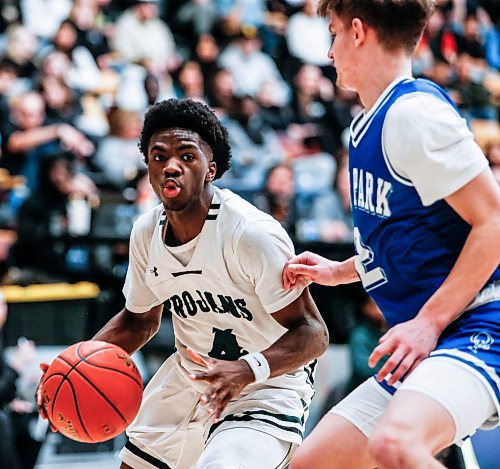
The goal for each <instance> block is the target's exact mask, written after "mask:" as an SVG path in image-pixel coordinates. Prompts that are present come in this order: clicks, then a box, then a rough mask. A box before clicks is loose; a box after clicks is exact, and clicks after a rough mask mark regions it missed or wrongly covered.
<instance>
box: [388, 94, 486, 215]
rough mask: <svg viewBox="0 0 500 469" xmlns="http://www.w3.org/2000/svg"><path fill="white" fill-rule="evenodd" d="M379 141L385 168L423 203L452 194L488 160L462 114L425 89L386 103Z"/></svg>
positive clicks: (479, 171)
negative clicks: (405, 184)
mask: <svg viewBox="0 0 500 469" xmlns="http://www.w3.org/2000/svg"><path fill="white" fill-rule="evenodd" d="M382 146H383V151H384V153H385V157H386V159H387V160H388V166H389V169H390V171H391V172H395V173H396V176H395V177H396V179H397V178H398V177H397V176H400V177H401V178H402V180H409V181H410V182H411V184H412V185H413V186H414V187H415V189H416V191H417V193H418V195H419V196H420V199H421V201H422V203H423V204H424V205H431V204H433V203H434V202H436V201H437V200H440V199H444V198H445V197H448V196H449V195H451V194H453V193H454V192H456V191H457V190H458V189H460V188H461V187H463V186H464V185H465V184H467V183H468V182H470V181H471V180H472V179H474V178H475V177H476V176H477V175H478V174H479V173H481V172H482V171H483V170H484V169H485V168H486V167H487V166H488V162H487V160H486V157H485V156H484V154H483V152H482V151H481V149H480V148H479V146H478V145H477V143H476V142H475V141H474V138H473V135H472V133H471V132H470V130H469V129H468V127H467V124H466V122H465V120H464V119H462V118H461V117H460V116H459V114H458V113H457V112H456V111H455V109H453V107H452V106H450V105H449V104H448V103H447V102H445V101H443V100H442V99H439V98H438V97H436V96H433V95H431V94H429V93H412V94H409V95H405V96H403V97H401V98H399V99H398V100H397V101H396V102H395V103H394V104H393V105H392V106H391V108H390V109H389V111H388V112H387V115H386V118H385V121H384V127H383V129H382ZM393 175H394V174H393Z"/></svg>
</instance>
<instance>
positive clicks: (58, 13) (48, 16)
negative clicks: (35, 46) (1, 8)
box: [16, 0, 72, 42]
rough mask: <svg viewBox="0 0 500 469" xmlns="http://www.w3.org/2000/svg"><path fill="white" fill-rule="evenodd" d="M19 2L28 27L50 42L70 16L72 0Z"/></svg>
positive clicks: (20, 0) (24, 21)
mask: <svg viewBox="0 0 500 469" xmlns="http://www.w3.org/2000/svg"><path fill="white" fill-rule="evenodd" d="M16 3H17V2H16ZM18 3H19V5H20V8H21V14H22V18H23V23H24V24H25V25H26V27H27V28H28V29H29V30H30V31H31V32H32V33H34V34H36V35H37V36H38V37H40V38H41V39H42V40H43V41H44V42H48V41H49V40H50V39H52V38H53V37H54V34H55V33H56V31H57V28H58V27H59V25H60V24H61V23H62V21H64V19H65V18H67V17H68V15H69V12H70V10H71V4H72V1H71V0H57V1H54V0H19V2H18ZM41 18H43V21H41Z"/></svg>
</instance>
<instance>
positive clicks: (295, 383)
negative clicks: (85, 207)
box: [94, 99, 328, 469]
mask: <svg viewBox="0 0 500 469" xmlns="http://www.w3.org/2000/svg"><path fill="white" fill-rule="evenodd" d="M140 148H141V151H142V152H143V154H144V156H145V161H146V163H147V165H148V171H149V178H150V182H151V184H152V186H153V188H154V190H155V192H156V194H157V195H158V197H159V198H160V200H161V204H160V205H158V206H157V207H156V208H155V209H153V210H152V211H150V212H149V213H146V214H144V215H143V216H141V217H140V218H139V219H138V220H137V221H136V222H135V224H134V226H133V230H132V234H131V240H130V263H129V268H128V272H127V277H126V280H125V286H124V289H123V292H124V295H125V298H126V303H125V308H124V309H123V310H122V311H121V312H119V313H118V314H117V315H116V316H115V317H114V318H112V319H111V320H110V321H109V322H108V323H107V324H106V325H105V326H104V327H103V328H102V330H101V331H100V332H98V333H97V335H96V336H95V337H94V339H95V340H104V341H107V342H111V343H114V344H117V345H119V346H121V347H122V348H124V349H125V350H126V351H127V352H129V353H132V352H134V351H136V350H138V349H139V348H140V347H141V346H142V345H144V344H145V343H146V342H147V341H148V340H149V339H150V338H151V337H152V336H153V335H154V334H155V333H156V331H157V330H158V327H159V325H160V320H161V316H162V313H163V312H164V314H171V315H172V318H173V323H174V331H175V338H176V352H175V353H174V354H173V355H172V356H171V357H170V358H169V359H168V360H167V361H166V362H165V363H164V364H163V365H162V366H161V368H160V369H159V370H158V372H157V373H156V374H155V376H153V378H152V379H151V381H150V382H149V384H148V386H147V387H146V389H145V391H144V396H143V402H142V406H141V408H140V410H139V414H138V415H137V417H136V419H135V420H134V422H133V423H132V424H131V425H130V427H129V428H128V430H127V435H128V442H127V444H126V445H125V447H124V448H123V450H122V451H121V453H120V457H121V459H122V461H123V462H122V466H121V467H122V468H133V469H151V468H168V467H171V468H176V469H187V468H194V467H197V468H214V469H215V468H220V469H228V468H240V467H244V468H254V469H257V468H259V469H262V468H278V467H283V466H284V465H286V464H287V462H288V461H289V459H290V457H291V455H292V453H293V451H294V449H295V447H296V446H297V445H298V444H300V443H301V439H302V435H303V432H304V424H305V421H306V418H307V414H308V408H309V404H310V400H311V397H312V395H313V389H312V381H313V376H314V373H313V371H314V370H313V368H314V360H315V358H317V357H318V356H319V355H321V354H322V353H323V352H324V350H325V349H326V347H327V344H328V333H327V330H326V327H325V324H324V322H323V321H322V319H321V317H320V315H319V313H318V310H317V308H316V306H315V304H314V302H313V300H312V299H311V296H310V294H309V292H308V290H307V288H304V286H297V288H294V289H292V290H285V289H284V288H283V286H282V284H281V271H282V269H283V267H284V265H285V263H286V261H287V260H289V259H290V258H291V257H292V256H293V246H292V243H291V241H290V238H289V237H288V235H287V234H286V232H285V231H284V230H283V229H282V227H281V225H280V224H279V223H278V222H276V221H275V220H274V219H272V218H271V217H270V216H268V215H266V214H264V213H262V212H260V211H259V210H257V209H256V208H254V207H253V206H252V205H250V204H249V203H247V202H246V201H244V200H243V199H241V198H240V197H238V196H236V195H235V194H233V193H232V192H230V191H227V190H220V189H218V188H217V187H215V186H213V185H212V181H213V180H214V179H216V178H218V177H220V176H221V175H222V174H223V173H224V171H226V170H227V169H228V167H229V162H230V157H231V151H230V148H229V144H228V140H227V132H226V130H225V129H224V128H223V127H222V125H221V124H220V122H219V121H218V119H217V118H216V117H215V114H214V113H213V112H212V111H211V110H210V109H209V108H208V107H207V106H205V105H204V104H201V103H199V102H195V101H191V100H175V99H171V100H168V101H163V102H161V103H158V104H155V105H154V106H152V107H151V108H150V110H149V111H148V112H147V114H146V117H145V121H144V126H143V129H142V134H141V139H140ZM117 156H118V155H117Z"/></svg>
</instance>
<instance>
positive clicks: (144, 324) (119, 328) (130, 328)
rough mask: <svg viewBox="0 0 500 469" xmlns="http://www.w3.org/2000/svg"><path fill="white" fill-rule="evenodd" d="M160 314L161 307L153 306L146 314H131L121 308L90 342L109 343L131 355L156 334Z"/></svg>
mask: <svg viewBox="0 0 500 469" xmlns="http://www.w3.org/2000/svg"><path fill="white" fill-rule="evenodd" d="M162 312H163V305H158V306H155V307H154V308H152V309H150V310H149V311H147V312H146V313H133V312H132V311H129V310H128V309H127V308H123V309H122V310H121V311H120V312H119V313H118V314H117V315H116V316H114V317H112V318H111V319H110V320H109V321H108V322H107V323H106V324H105V325H104V326H103V328H102V329H101V330H100V331H99V332H97V334H96V335H95V336H94V337H93V338H92V340H103V341H105V342H110V343H112V344H115V345H118V346H120V347H121V348H122V349H123V350H125V351H126V352H127V353H128V354H132V353H134V352H135V351H136V350H138V349H140V348H141V347H142V346H143V345H144V344H145V343H146V342H147V341H148V340H149V339H151V337H153V336H154V335H155V334H156V333H157V332H158V329H159V328H160V322H161V315H162Z"/></svg>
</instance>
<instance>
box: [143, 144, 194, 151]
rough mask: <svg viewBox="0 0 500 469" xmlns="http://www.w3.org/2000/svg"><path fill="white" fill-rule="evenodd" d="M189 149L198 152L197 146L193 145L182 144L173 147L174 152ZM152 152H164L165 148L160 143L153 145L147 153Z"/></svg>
mask: <svg viewBox="0 0 500 469" xmlns="http://www.w3.org/2000/svg"><path fill="white" fill-rule="evenodd" d="M191 149H194V150H199V146H198V145H196V144H194V143H182V144H180V145H179V146H177V147H175V150H176V151H182V150H191ZM153 150H165V147H164V145H162V144H161V143H155V144H154V145H153V146H152V147H151V149H150V150H149V151H153Z"/></svg>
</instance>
